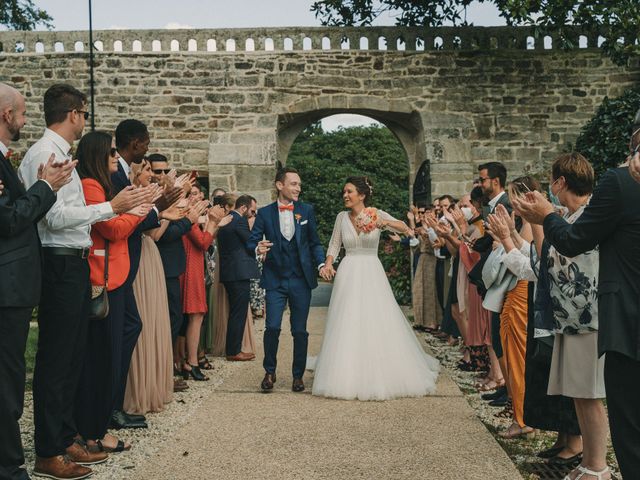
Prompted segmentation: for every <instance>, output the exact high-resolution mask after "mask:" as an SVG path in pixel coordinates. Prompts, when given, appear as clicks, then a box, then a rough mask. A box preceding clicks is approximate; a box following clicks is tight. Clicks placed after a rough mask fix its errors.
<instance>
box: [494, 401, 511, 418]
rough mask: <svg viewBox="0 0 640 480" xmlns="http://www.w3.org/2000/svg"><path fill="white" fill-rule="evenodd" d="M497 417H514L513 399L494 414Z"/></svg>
mask: <svg viewBox="0 0 640 480" xmlns="http://www.w3.org/2000/svg"><path fill="white" fill-rule="evenodd" d="M494 417H496V418H513V404H512V403H511V400H509V401H508V402H507V405H506V407H504V409H502V410H500V411H499V412H498V413H496V414H495V415H494Z"/></svg>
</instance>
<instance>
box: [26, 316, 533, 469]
mask: <svg viewBox="0 0 640 480" xmlns="http://www.w3.org/2000/svg"><path fill="white" fill-rule="evenodd" d="M325 314H326V308H321V307H315V308H313V309H312V311H311V315H310V318H309V332H310V334H311V335H310V338H309V353H310V354H311V355H315V354H316V353H317V352H318V351H319V349H320V344H321V341H322V331H323V329H324V316H325ZM285 323H287V322H286V321H285ZM258 330H259V332H258V336H259V337H261V332H260V325H258ZM282 331H283V334H282V337H281V341H280V352H279V362H280V365H282V368H280V370H279V372H278V382H277V384H276V388H275V391H274V392H273V393H271V394H268V395H265V394H262V393H260V392H259V383H260V380H261V379H262V376H263V370H262V367H261V361H260V360H257V361H253V362H246V363H228V362H225V361H223V360H221V359H215V370H214V371H213V372H209V373H212V375H210V376H211V377H212V381H210V382H189V383H190V385H191V389H190V390H188V391H187V392H185V393H181V394H177V396H176V401H174V402H173V403H172V404H170V405H168V406H167V409H166V410H165V411H164V412H161V413H159V414H152V415H148V419H149V424H150V428H149V429H148V430H139V431H121V432H119V435H120V436H121V437H122V438H126V439H129V440H132V441H133V442H134V448H133V449H132V450H131V451H130V452H128V453H124V454H117V455H112V456H111V458H110V459H109V461H108V462H107V463H105V464H103V465H99V466H97V467H96V468H95V470H96V475H94V476H93V477H92V478H94V479H99V480H102V479H105V480H106V479H127V480H129V479H131V480H133V479H140V480H148V479H158V480H160V479H167V480H169V479H171V480H174V479H175V480H179V479H190V480H191V479H193V480H198V479H203V480H204V479H207V480H208V479H231V478H242V479H332V480H337V479H347V478H348V479H353V478H362V479H407V478H429V479H434V480H437V479H443V480H444V479H447V480H450V479H472V478H491V479H492V480H499V479H505V480H507V479H509V480H513V479H518V478H522V477H521V476H520V474H519V473H518V471H517V469H516V468H515V466H514V465H513V463H512V462H511V460H510V459H509V457H508V456H507V455H506V453H505V452H504V450H503V449H502V448H501V447H500V446H499V445H498V443H497V442H496V441H495V440H494V439H493V437H492V436H491V434H490V433H489V432H488V431H487V429H486V428H485V427H484V426H483V425H482V423H481V422H480V421H479V419H478V418H477V416H476V414H475V413H474V411H473V410H472V409H471V408H470V406H469V403H468V402H467V400H466V399H465V397H464V396H463V394H462V392H461V391H460V389H459V388H458V387H457V386H456V384H455V383H454V382H453V381H452V380H451V378H450V377H449V374H448V373H447V371H445V372H444V373H443V374H442V375H441V377H440V379H439V381H438V393H437V394H436V395H434V396H430V397H424V398H418V399H402V400H394V401H389V402H355V401H341V400H331V399H324V398H318V397H313V396H312V395H311V394H310V390H311V388H310V386H311V382H312V377H313V375H312V374H309V373H308V374H307V375H306V376H305V380H306V385H307V391H306V392H304V393H302V394H295V393H292V392H291V374H290V368H289V366H290V362H291V337H290V336H289V335H288V334H286V332H288V327H287V326H283V329H282ZM261 356H262V355H261V352H258V359H260V358H261ZM30 403H31V402H30V399H28V401H27V405H26V411H25V416H24V420H23V426H25V427H27V426H28V427H30V426H31V425H32V420H31V405H30ZM31 435H32V434H31V433H30V432H25V436H24V440H25V449H26V451H27V452H26V453H27V457H28V458H27V464H28V465H29V466H32V465H33V446H32V445H33V443H32V440H31V438H30V437H31Z"/></svg>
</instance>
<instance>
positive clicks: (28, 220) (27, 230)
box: [0, 84, 76, 480]
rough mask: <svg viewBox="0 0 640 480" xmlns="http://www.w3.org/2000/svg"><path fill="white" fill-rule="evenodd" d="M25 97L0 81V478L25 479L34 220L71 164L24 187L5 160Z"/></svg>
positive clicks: (36, 267)
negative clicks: (23, 430)
mask: <svg viewBox="0 0 640 480" xmlns="http://www.w3.org/2000/svg"><path fill="white" fill-rule="evenodd" d="M25 113H26V108H25V102H24V98H23V97H22V95H21V94H20V93H18V91H17V90H15V89H14V88H13V87H10V86H8V85H5V84H0V185H2V187H3V188H2V189H0V267H1V269H2V275H0V385H2V388H0V425H2V427H0V478H2V479H5V478H6V479H20V480H23V479H28V478H29V476H28V475H27V472H26V470H24V469H23V468H22V465H23V464H24V454H23V451H22V441H21V439H20V427H19V426H18V420H19V419H20V417H21V416H22V408H23V404H24V384H25V360H24V352H25V348H26V343H27V336H28V333H29V321H30V320H31V312H32V310H33V307H35V306H36V305H37V304H38V303H39V301H40V289H41V263H42V257H41V251H40V239H39V238H38V230H37V228H36V224H37V222H38V221H39V220H40V219H41V218H42V217H43V216H44V215H45V213H46V212H47V211H48V210H49V209H50V208H51V207H52V206H53V204H54V203H55V201H56V195H55V192H57V191H58V189H59V188H60V187H62V186H63V185H65V184H66V183H67V181H68V180H69V178H70V177H71V171H72V169H73V167H74V166H75V163H76V162H69V163H68V164H67V165H66V166H65V167H54V166H53V165H52V160H50V161H49V163H48V164H47V165H46V166H45V167H44V168H43V169H42V170H41V172H40V174H39V177H38V178H39V180H38V181H37V182H36V183H34V184H33V185H32V186H31V188H29V190H28V191H25V189H24V186H23V185H22V183H21V182H20V180H19V179H18V176H17V174H16V172H15V171H14V169H13V167H12V166H11V164H10V163H9V160H8V159H7V158H6V154H7V152H8V146H9V144H10V143H11V141H16V140H18V139H19V138H20V129H21V128H22V127H23V126H24V124H25V121H26V117H25Z"/></svg>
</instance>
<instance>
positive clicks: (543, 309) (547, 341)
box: [529, 241, 555, 363]
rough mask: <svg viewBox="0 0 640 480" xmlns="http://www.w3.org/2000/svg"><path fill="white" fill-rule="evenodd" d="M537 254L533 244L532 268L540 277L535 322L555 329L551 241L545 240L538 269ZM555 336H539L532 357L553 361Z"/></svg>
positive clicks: (545, 361) (536, 324)
mask: <svg viewBox="0 0 640 480" xmlns="http://www.w3.org/2000/svg"><path fill="white" fill-rule="evenodd" d="M534 255H535V245H534V244H533V243H532V244H531V254H530V256H529V258H531V262H532V263H531V268H533V272H534V273H535V274H536V277H537V278H538V282H537V286H536V296H535V299H534V301H533V323H534V328H538V329H542V330H551V331H553V330H554V329H555V319H554V316H553V308H552V303H551V292H550V287H551V286H550V285H549V273H548V269H547V258H548V257H549V243H548V242H546V241H545V242H544V243H543V244H542V249H541V252H540V261H539V266H538V268H537V269H536V265H535V264H534V262H533V259H534ZM554 340H555V336H554V335H551V336H547V337H538V338H536V339H535V341H534V344H533V354H532V355H531V358H532V359H533V360H535V361H538V362H542V363H548V362H550V361H551V356H552V354H553V343H554Z"/></svg>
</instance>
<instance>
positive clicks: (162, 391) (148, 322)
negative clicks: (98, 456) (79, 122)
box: [124, 161, 175, 414]
mask: <svg viewBox="0 0 640 480" xmlns="http://www.w3.org/2000/svg"><path fill="white" fill-rule="evenodd" d="M131 176H132V178H131V182H132V183H133V184H134V185H142V186H146V185H148V184H149V179H150V177H151V166H150V165H149V163H148V162H146V161H143V162H142V163H141V164H140V165H136V164H132V165H131ZM170 210H171V209H170ZM163 213H166V214H168V215H171V212H169V211H166V212H163ZM174 213H175V212H174ZM167 225H168V221H165V220H162V221H161V226H160V227H159V228H157V229H155V230H150V231H148V232H145V234H144V235H143V236H142V252H141V255H140V269H139V270H138V275H137V276H136V279H135V280H134V282H133V292H134V294H135V297H136V303H137V305H138V312H139V313H140V319H141V320H142V325H143V328H142V332H141V333H140V337H139V338H138V343H137V344H136V348H135V350H134V352H133V357H132V358H131V367H130V368H129V377H128V379H127V390H126V393H125V399H124V410H125V411H126V412H127V413H135V414H145V413H147V412H159V411H161V410H163V409H164V406H165V404H167V403H169V402H170V401H171V400H172V399H173V364H172V360H173V349H172V346H171V328H170V323H171V322H170V321H169V303H168V300H167V289H166V286H165V284H164V282H165V280H164V270H163V267H162V260H161V259H160V253H159V252H158V247H156V244H155V241H154V238H156V237H159V236H161V235H162V233H163V232H164V230H165V229H166V228H167Z"/></svg>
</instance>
